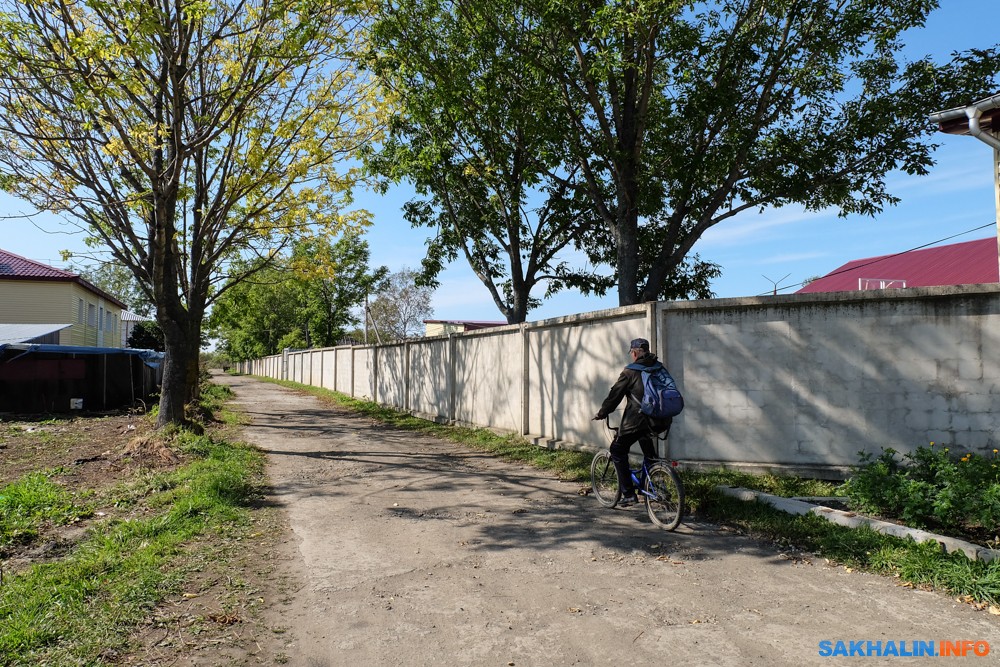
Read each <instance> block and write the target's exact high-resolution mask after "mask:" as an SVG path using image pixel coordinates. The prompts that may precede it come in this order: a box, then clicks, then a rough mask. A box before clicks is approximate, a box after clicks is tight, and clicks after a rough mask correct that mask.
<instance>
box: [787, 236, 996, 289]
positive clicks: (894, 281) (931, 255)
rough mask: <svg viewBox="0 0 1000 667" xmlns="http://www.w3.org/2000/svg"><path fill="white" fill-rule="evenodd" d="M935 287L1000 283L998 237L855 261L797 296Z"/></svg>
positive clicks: (812, 284) (817, 281)
mask: <svg viewBox="0 0 1000 667" xmlns="http://www.w3.org/2000/svg"><path fill="white" fill-rule="evenodd" d="M904 281H905V286H906V287H931V286H935V285H975V284H980V283H995V282H1000V268H998V256H997V237H996V236H990V237H988V238H985V239H977V240H975V241H963V242H961V243H952V244H950V245H942V246H937V247H934V248H924V249H921V250H911V251H909V252H902V253H897V254H895V255H881V256H878V257H868V258H865V259H855V260H853V261H850V262H848V263H847V264H844V265H843V266H840V267H839V268H837V269H835V270H833V271H831V272H830V273H828V274H826V275H825V276H823V277H822V278H818V279H816V280H814V281H813V282H811V283H809V284H808V285H806V286H805V287H803V288H802V289H800V290H799V291H798V292H797V294H804V293H809V292H847V291H852V290H860V289H879V286H880V285H881V284H885V286H886V287H902V286H903V283H904Z"/></svg>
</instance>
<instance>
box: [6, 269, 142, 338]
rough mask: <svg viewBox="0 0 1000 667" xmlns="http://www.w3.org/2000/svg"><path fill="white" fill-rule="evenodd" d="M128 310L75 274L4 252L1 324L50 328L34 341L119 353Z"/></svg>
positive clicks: (122, 304) (116, 300) (119, 302)
mask: <svg viewBox="0 0 1000 667" xmlns="http://www.w3.org/2000/svg"><path fill="white" fill-rule="evenodd" d="M124 309H125V304H124V303H122V302H121V301H119V300H118V299H116V298H115V297H113V296H111V295H110V294H108V293H107V292H104V291H103V290H101V289H99V288H97V287H95V286H93V285H91V284H90V283H88V282H87V281H86V280H84V279H83V278H81V277H80V276H79V275H77V274H75V273H70V272H69V271H63V270H61V269H56V268H53V267H51V266H46V265H45V264H41V263H39V262H34V261H32V260H30V259H25V258H24V257H20V256H18V255H15V254H13V253H9V252H6V251H4V250H0V324H32V325H51V326H50V327H48V328H47V333H46V334H45V335H43V336H39V337H37V338H33V339H32V340H31V341H30V342H33V343H49V344H55V345H76V346H88V347H115V348H120V347H122V346H123V345H122V319H121V317H122V311H123V310H124ZM22 342H29V341H22Z"/></svg>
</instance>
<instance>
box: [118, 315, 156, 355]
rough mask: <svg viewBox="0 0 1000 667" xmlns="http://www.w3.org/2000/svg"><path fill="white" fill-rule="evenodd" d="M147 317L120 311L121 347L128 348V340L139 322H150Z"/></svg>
mask: <svg viewBox="0 0 1000 667" xmlns="http://www.w3.org/2000/svg"><path fill="white" fill-rule="evenodd" d="M150 321H152V320H150V319H149V318H148V317H143V316H142V315H139V314H137V313H133V312H132V311H129V310H123V311H122V347H128V339H129V338H130V337H131V336H132V332H133V331H135V326H136V325H137V324H139V322H150Z"/></svg>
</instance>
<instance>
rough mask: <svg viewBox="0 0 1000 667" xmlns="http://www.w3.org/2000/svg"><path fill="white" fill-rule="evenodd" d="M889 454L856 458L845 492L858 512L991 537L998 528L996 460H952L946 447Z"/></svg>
mask: <svg viewBox="0 0 1000 667" xmlns="http://www.w3.org/2000/svg"><path fill="white" fill-rule="evenodd" d="M896 455H897V452H896V451H895V450H893V449H891V448H886V449H883V450H882V452H881V453H880V454H878V455H877V456H876V455H873V454H871V453H869V452H864V451H862V452H859V457H860V463H859V465H858V466H857V467H856V468H855V470H854V473H853V474H852V476H851V477H850V479H848V480H847V481H846V482H845V483H844V485H843V487H842V490H843V492H844V493H845V494H846V495H847V496H848V498H850V501H851V504H852V505H853V506H854V507H856V508H858V509H859V510H862V511H865V512H871V513H875V514H879V515H882V516H886V517H894V518H899V519H901V520H902V521H904V522H905V523H906V524H907V525H910V526H914V527H919V528H939V529H943V530H950V531H961V532H973V533H989V532H990V531H995V530H996V528H997V526H1000V457H998V452H997V450H993V453H992V456H988V457H987V456H980V455H978V454H974V453H970V454H966V455H964V456H961V457H959V456H956V455H953V454H952V453H951V452H950V451H949V448H947V447H935V446H934V443H931V444H930V446H928V447H919V448H917V450H916V451H914V452H913V453H911V454H905V455H904V456H903V457H902V459H897V457H896Z"/></svg>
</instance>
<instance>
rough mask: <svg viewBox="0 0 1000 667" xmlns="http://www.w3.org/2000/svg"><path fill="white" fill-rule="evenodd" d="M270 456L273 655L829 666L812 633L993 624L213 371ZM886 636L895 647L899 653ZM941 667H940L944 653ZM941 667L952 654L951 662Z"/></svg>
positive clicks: (887, 582) (325, 660) (351, 661)
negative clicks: (277, 636)
mask: <svg viewBox="0 0 1000 667" xmlns="http://www.w3.org/2000/svg"><path fill="white" fill-rule="evenodd" d="M217 380H218V381H220V382H225V383H227V384H229V385H230V386H231V387H232V388H233V389H234V390H235V392H236V402H237V403H238V404H239V405H240V407H241V408H242V409H245V410H246V411H247V412H248V414H249V415H250V417H251V418H252V420H253V421H252V424H251V425H249V426H248V427H246V429H245V436H246V438H247V439H248V440H249V441H251V442H253V443H255V444H257V445H258V446H259V447H260V448H261V449H263V450H264V451H266V452H267V454H268V461H269V474H270V477H271V480H272V484H273V487H274V497H273V501H275V502H277V503H280V504H281V505H282V506H283V507H284V508H285V509H286V511H287V513H288V517H289V522H290V525H291V530H292V533H293V535H292V536H291V537H290V539H289V540H287V542H286V547H287V553H286V554H285V556H286V558H285V560H284V564H283V569H284V570H285V574H286V575H288V576H289V577H290V580H291V581H294V582H297V585H296V589H297V590H295V591H294V593H292V594H291V595H290V596H289V598H288V599H287V600H285V601H284V603H283V604H280V605H276V607H275V608H274V609H273V611H272V613H273V614H275V616H274V617H273V618H270V619H265V620H266V621H267V622H268V623H269V624H270V625H271V626H272V627H278V628H285V629H287V632H286V634H285V635H283V637H284V639H285V640H286V641H287V644H286V646H285V648H284V652H285V654H286V655H287V656H288V658H289V660H288V664H291V665H307V666H309V667H319V666H323V665H352V666H353V665H363V666H366V667H368V666H376V665H407V666H419V665H497V666H504V665H507V666H510V665H516V666H518V667H529V666H549V665H610V664H625V663H631V664H633V665H657V666H658V667H659V666H662V665H671V666H672V667H679V666H683V665H719V666H730V665H731V666H737V665H739V666H745V665H767V666H768V667H776V666H779V665H796V666H798V665H812V664H820V665H829V664H848V665H850V664H864V665H873V664H894V665H898V664H914V663H935V662H936V661H935V660H933V659H926V658H925V659H922V660H921V659H915V658H899V657H888V658H871V657H869V658H856V657H855V658H844V657H833V658H824V657H820V655H819V642H821V641H823V640H831V641H836V640H844V641H848V640H872V641H881V642H883V643H885V642H888V641H889V640H894V641H895V642H902V641H905V642H906V644H905V645H901V646H903V649H904V652H905V651H906V650H908V647H910V646H912V642H914V641H926V640H954V639H968V640H985V641H988V642H990V644H991V647H992V649H993V654H992V655H990V656H989V657H987V658H966V659H964V660H963V659H960V660H959V661H958V662H962V663H964V662H971V663H974V664H996V660H997V656H998V655H1000V618H998V617H995V616H989V615H987V614H986V613H984V612H977V611H975V610H974V609H972V608H971V607H969V606H968V605H964V604H959V603H956V602H955V601H954V600H952V599H950V598H948V597H946V596H944V595H941V594H937V593H929V592H922V591H916V590H912V589H907V588H903V587H900V586H898V585H897V584H896V583H895V582H894V581H893V580H892V579H889V578H885V577H879V576H872V575H865V574H859V573H856V572H848V571H846V570H845V569H844V568H843V567H831V566H828V565H827V564H826V563H825V561H823V559H812V560H808V559H807V560H803V559H800V558H796V557H790V556H788V555H784V554H782V553H781V552H780V551H779V550H777V549H776V548H774V547H772V546H769V545H762V544H759V543H757V542H754V541H752V540H749V539H746V538H744V537H741V536H738V535H734V534H732V533H729V532H725V531H722V530H720V529H719V528H718V527H716V526H713V525H707V524H701V523H694V524H691V523H689V524H688V525H687V526H685V527H683V529H682V530H679V531H678V532H675V533H665V532H662V531H658V530H656V529H654V528H653V527H652V526H651V525H650V524H649V521H648V519H647V518H646V516H645V512H644V511H643V510H642V509H639V508H630V509H627V510H606V509H603V508H601V507H600V506H599V505H598V503H597V502H596V501H595V500H594V499H593V498H591V497H584V496H581V495H579V494H578V491H579V488H580V485H579V484H575V483H566V482H560V481H557V480H554V479H553V478H551V477H549V476H548V475H546V474H544V473H540V472H538V471H535V470H533V469H531V468H528V467H526V466H521V465H516V464H508V463H503V462H499V461H497V460H495V459H493V458H491V457H489V456H487V455H484V454H480V453H476V452H471V451H468V450H465V449H463V448H461V447H458V446H456V445H453V444H450V443H445V442H442V441H439V440H435V439H432V438H428V437H424V436H420V435H414V434H412V433H407V432H400V431H395V430H391V429H388V428H386V427H384V426H381V425H379V424H375V423H372V422H370V421H368V420H366V419H364V418H361V417H358V416H356V415H353V414H352V413H349V412H347V411H345V410H341V409H339V408H334V407H329V406H327V405H325V404H323V403H322V402H320V401H318V400H316V399H314V398H312V397H309V396H304V395H301V394H298V393H295V392H293V391H289V390H286V389H283V388H281V387H277V386H275V385H272V384H269V383H265V382H259V381H256V380H254V379H252V378H248V377H231V376H218V377H217ZM897 645H900V644H897ZM952 662H954V661H952ZM949 664H950V663H949Z"/></svg>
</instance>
